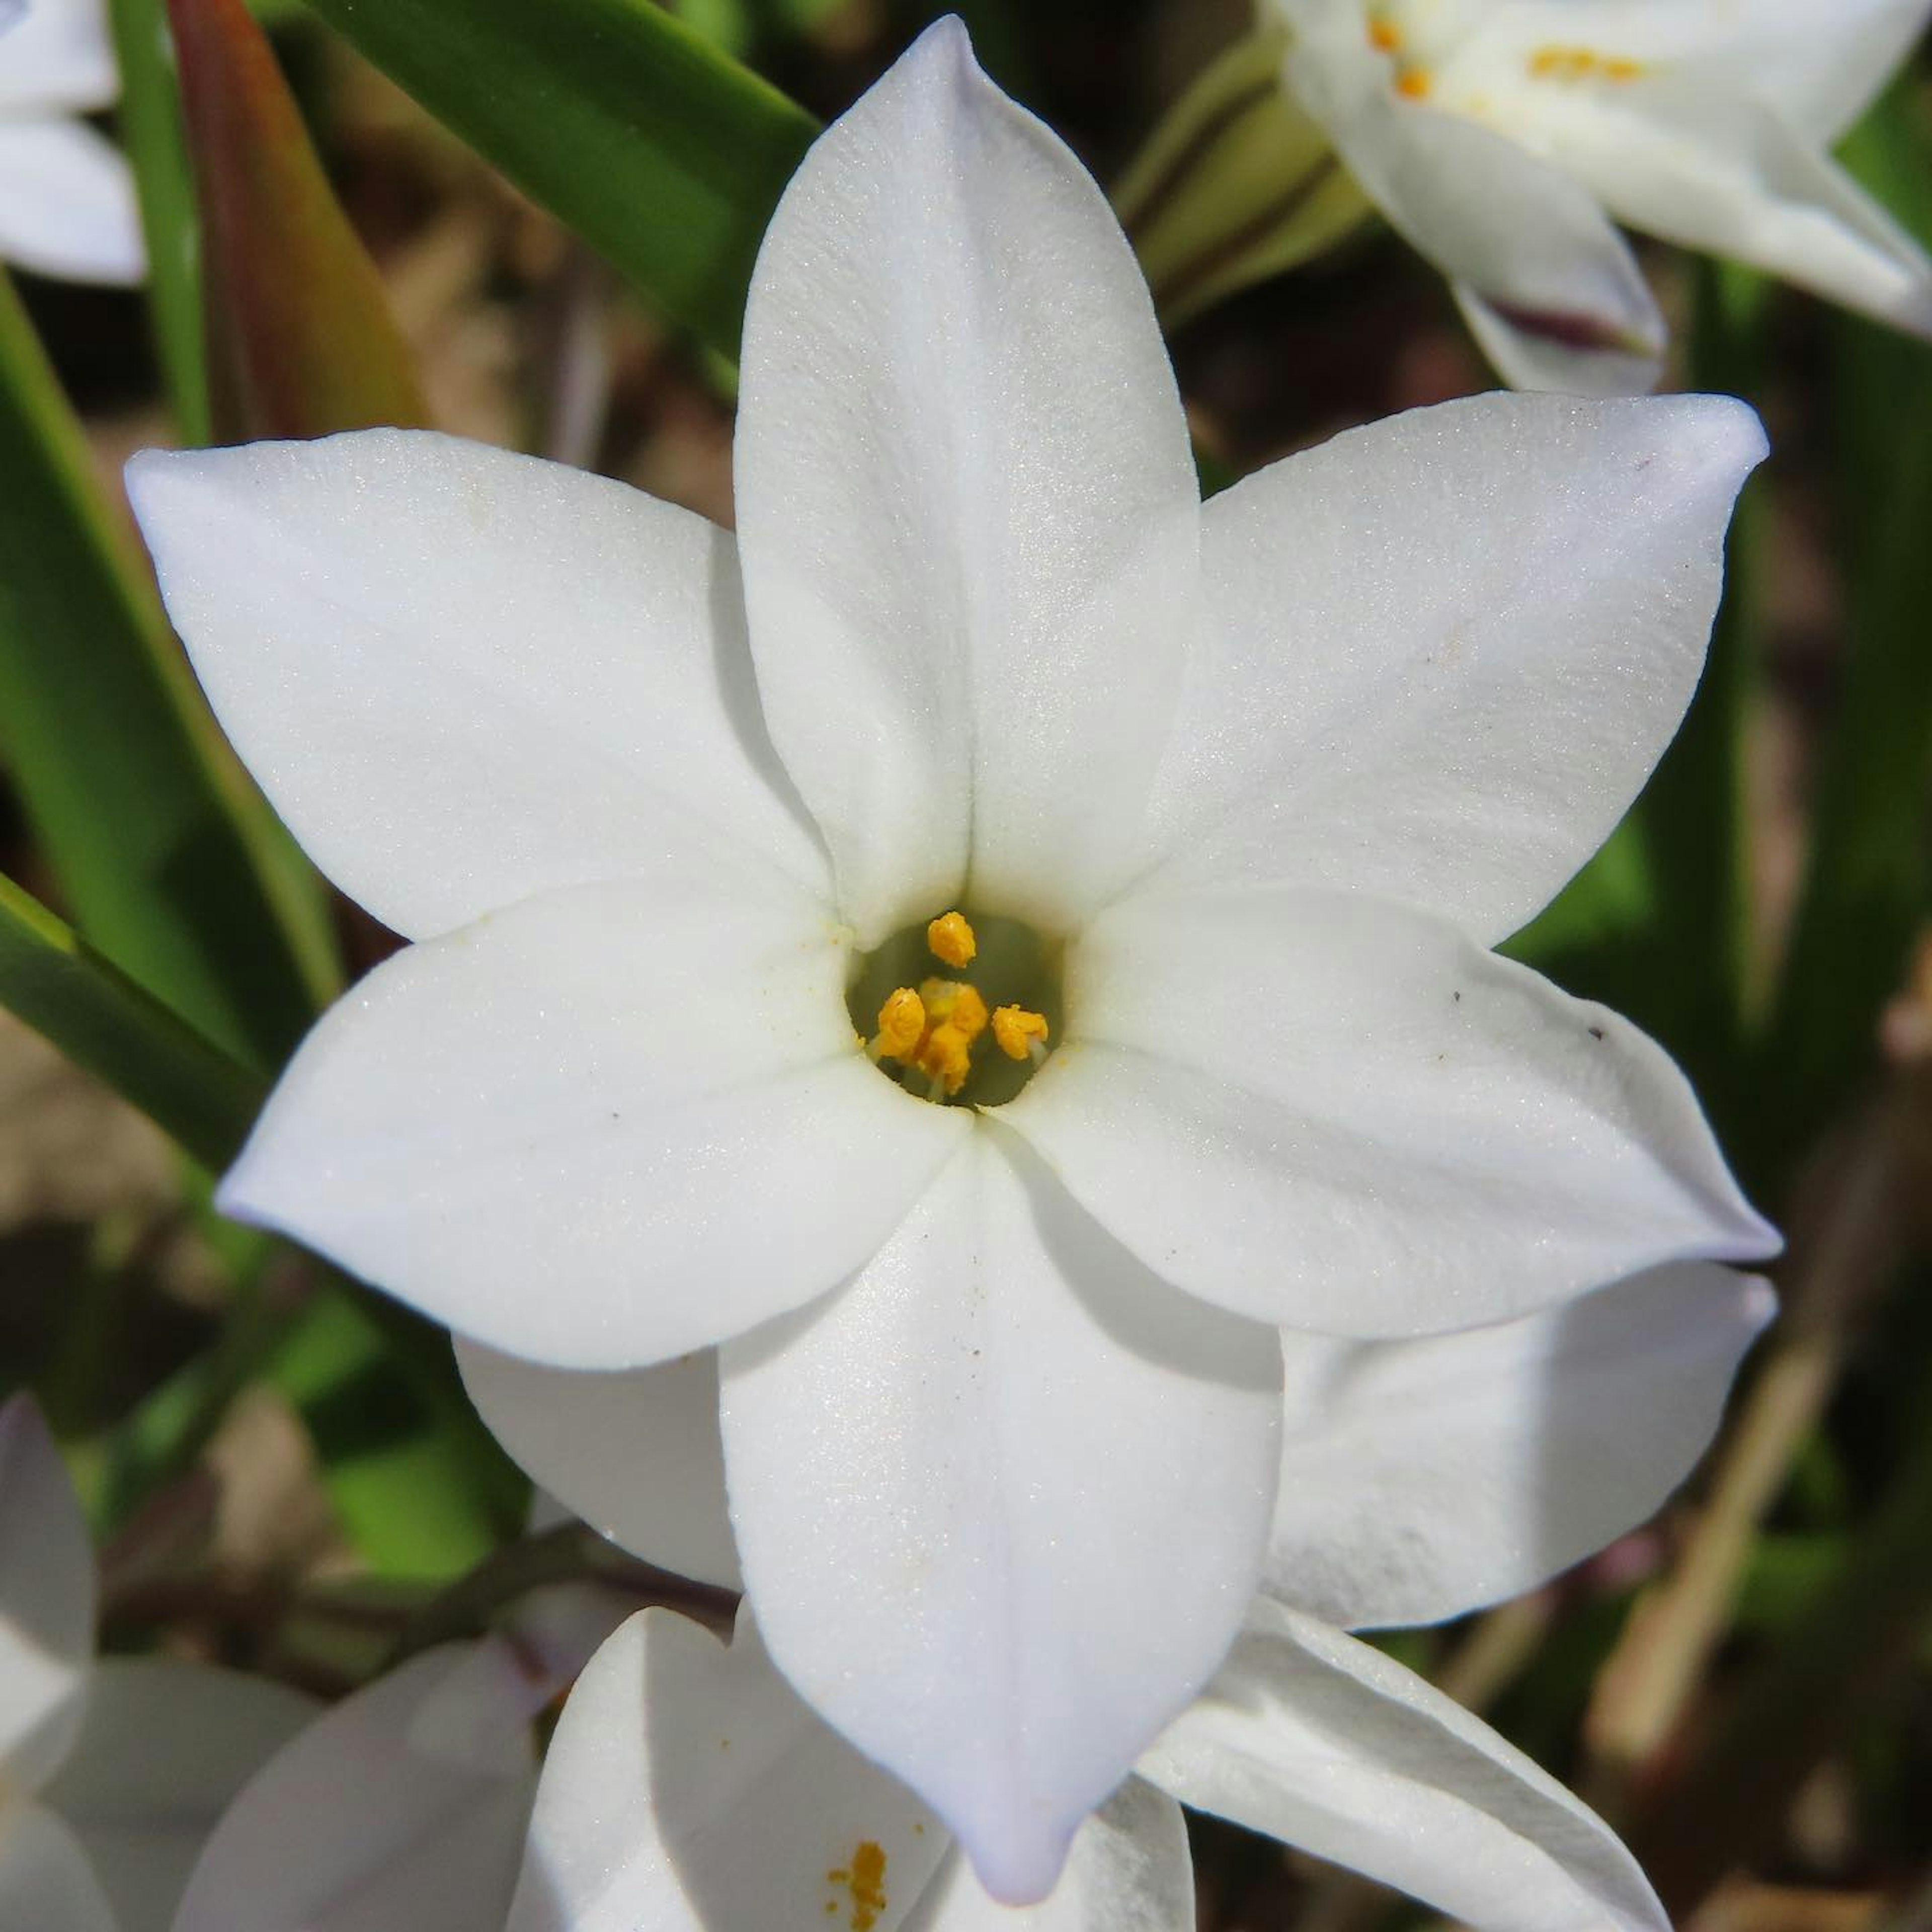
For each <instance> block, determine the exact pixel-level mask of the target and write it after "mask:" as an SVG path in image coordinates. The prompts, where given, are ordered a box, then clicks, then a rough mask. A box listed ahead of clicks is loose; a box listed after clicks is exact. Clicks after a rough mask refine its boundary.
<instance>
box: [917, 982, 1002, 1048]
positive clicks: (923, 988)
mask: <svg viewBox="0 0 1932 1932" xmlns="http://www.w3.org/2000/svg"><path fill="white" fill-rule="evenodd" d="M919 998H920V999H921V1000H922V1001H924V1002H925V1005H926V1020H927V1022H928V1023H929V1025H933V1026H950V1027H952V1028H955V1029H956V1030H957V1031H959V1032H960V1033H962V1034H965V1036H966V1037H967V1038H968V1040H977V1039H978V1038H979V1037H980V1035H981V1034H983V1033H984V1032H985V1031H986V1001H984V1000H983V999H982V998H980V989H979V988H978V987H977V986H969V985H968V983H966V982H965V980H921V981H920V983H919Z"/></svg>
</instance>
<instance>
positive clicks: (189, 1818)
mask: <svg viewBox="0 0 1932 1932" xmlns="http://www.w3.org/2000/svg"><path fill="white" fill-rule="evenodd" d="M318 1708H319V1707H318V1706H317V1705H316V1703H314V1700H312V1699H311V1698H308V1697H303V1696H302V1695H301V1694H299V1692H296V1691H290V1690H288V1689H286V1688H284V1687H283V1686H282V1685H279V1684H270V1683H268V1682H265V1681H264V1680H263V1679H260V1678H259V1677H245V1676H242V1673H240V1672H239V1671H233V1670H213V1669H211V1668H209V1667H208V1666H206V1665H204V1664H184V1663H179V1662H176V1661H172V1660H170V1659H163V1658H104V1659H103V1660H102V1661H101V1663H99V1664H97V1665H96V1666H95V1670H94V1673H93V1675H92V1677H91V1678H90V1679H89V1683H88V1688H87V1709H86V1716H85V1718H83V1722H82V1725H81V1730H80V1737H79V1738H78V1739H77V1740H76V1741H75V1743H74V1751H73V1753H72V1754H71V1756H70V1757H68V1760H67V1762H66V1763H65V1764H64V1765H62V1767H61V1769H60V1771H59V1772H58V1775H56V1776H55V1778H54V1780H53V1781H52V1783H51V1784H49V1786H48V1787H47V1789H46V1802H47V1803H48V1804H49V1805H51V1806H52V1808H54V1809H55V1810H56V1811H58V1812H59V1814H60V1815H61V1817H62V1818H63V1819H65V1820H66V1822H67V1823H68V1826H70V1827H71V1829H73V1830H74V1832H75V1833H76V1835H77V1836H78V1837H79V1838H80V1842H81V1843H82V1845H83V1847H84V1848H85V1849H86V1852H87V1855H88V1857H89V1860H90V1861H92V1864H93V1867H94V1872H95V1876H96V1877H97V1878H98V1879H100V1881H101V1885H102V1886H103V1887H104V1889H105V1890H106V1891H107V1895H108V1897H109V1898H110V1900H112V1901H113V1906H114V1910H115V1915H116V1916H117V1918H118V1920H119V1921H120V1926H121V1932H168V1928H169V1927H170V1926H171V1925H172V1924H173V1922H174V1915H175V1906H177V1904H178V1903H179V1902H180V1900H181V1893H182V1891H183V1890H184V1888H185V1887H186V1885H187V1876H188V1873H190V1871H191V1870H193V1867H194V1862H195V1860H196V1858H199V1856H200V1855H201V1849H202V1846H203V1844H204V1843H206V1841H207V1839H208V1834H209V1833H210V1832H212V1831H213V1830H214V1826H215V1824H216V1823H217V1820H219V1819H220V1817H221V1815H222V1814H223V1812H224V1811H226V1810H227V1808H228V1807H229V1805H230V1804H232V1803H233V1802H234V1799H235V1797H236V1794H237V1793H239V1791H240V1790H241V1789H242V1786H243V1785H245V1784H247V1783H248V1780H249V1779H250V1778H252V1777H253V1776H254V1775H255V1773H256V1772H257V1771H259V1770H260V1769H261V1768H262V1766H263V1764H265V1763H266V1762H267V1761H268V1760H269V1757H272V1755H273V1754H275V1752H276V1751H279V1750H280V1749H281V1748H282V1747H283V1746H284V1745H286V1744H287V1743H288V1742H290V1740H291V1739H293V1737H294V1736H295V1735H296V1733H297V1732H298V1731H299V1730H302V1728H303V1727H304V1726H305V1725H307V1724H310V1723H311V1722H312V1721H314V1718H315V1717H316V1715H317V1711H318Z"/></svg>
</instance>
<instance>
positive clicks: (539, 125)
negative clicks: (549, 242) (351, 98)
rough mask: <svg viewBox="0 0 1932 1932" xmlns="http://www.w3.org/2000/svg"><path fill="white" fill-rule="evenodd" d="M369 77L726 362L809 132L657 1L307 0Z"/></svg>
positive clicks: (790, 109)
mask: <svg viewBox="0 0 1932 1932" xmlns="http://www.w3.org/2000/svg"><path fill="white" fill-rule="evenodd" d="M313 5H314V11H315V12H316V13H319V14H320V16H321V17H323V19H324V20H327V21H328V22H329V23H330V25H332V26H335V27H336V28H339V29H340V30H341V32H342V33H344V34H346V35H347V37H348V38H349V39H350V40H352V41H353V43H355V44H356V46H357V47H358V48H359V49H361V51H362V52H363V53H364V54H365V55H368V58H370V59H371V60H372V61H374V62H375V64H376V65H377V66H378V67H379V68H382V69H383V71H384V72H385V73H386V74H389V76H390V77H391V78H392V79H393V80H396V81H397V82H398V83H401V86H403V87H404V88H405V89H407V91H408V92H410V93H411V94H413V95H414V96H415V97H416V99H417V100H418V101H421V102H422V104H423V105H424V106H425V107H427V108H428V110H430V112H431V113H433V114H434V115H436V116H437V118H439V119H440V120H441V121H444V122H446V124H448V125H449V127H452V128H453V129H454V130H455V132H456V133H458V134H460V135H461V136H462V137H463V139H465V140H466V141H467V142H469V144H470V145H471V146H472V147H474V148H476V149H477V151H478V152H479V153H481V154H484V156H486V157H487V158H488V159H489V160H491V161H493V162H494V163H496V166H498V167H499V168H501V169H502V171H503V172H504V173H505V174H506V175H508V176H509V177H510V178H511V180H512V181H514V182H516V183H517V185H518V186H519V187H521V188H522V189H523V190H524V191H525V192H526V193H528V194H529V195H531V196H532V197H533V198H534V199H536V200H538V201H539V202H542V203H543V205H544V206H545V207H547V208H549V209H550V210H551V211H552V212H553V213H554V214H556V216H557V217H559V219H560V220H562V221H563V222H564V223H565V224H566V225H567V226H569V227H571V228H572V229H575V230H576V232H577V233H578V234H580V236H583V239H585V240H586V241H587V242H589V243H590V245H592V247H593V248H596V249H598V250H599V251H601V253H602V254H604V255H605V256H606V257H608V259H609V260H610V261H611V262H612V263H613V264H614V265H615V266H616V267H617V268H618V269H619V270H620V271H621V272H622V273H623V274H625V275H627V276H628V277H629V278H630V279H631V281H634V283H636V284H637V287H639V288H640V290H643V292H644V293H646V295H648V296H650V297H651V298H652V299H653V300H654V301H655V302H656V303H657V304H658V305H659V306H660V307H661V308H664V309H665V310H666V311H668V312H669V313H670V314H671V315H672V316H673V317H675V318H676V320H679V322H681V323H684V324H685V326H687V327H688V328H689V329H691V330H693V331H694V332H695V333H696V334H697V335H699V336H700V337H701V338H703V340H704V341H706V342H708V343H709V344H712V346H713V347H715V348H718V349H719V350H722V351H724V353H726V354H727V355H730V356H736V353H737V348H738V332H739V323H740V322H741V320H742V317H743V314H744V307H745V289H746V287H748V284H749V282H750V280H751V263H752V260H753V258H754V256H755V255H756V254H757V248H758V242H759V240H760V237H761V236H763V233H764V230H765V225H766V222H767V221H768V220H769V219H770V217H771V212H772V208H773V207H774V206H775V204H776V202H777V201H778V195H779V193H780V192H781V190H783V188H784V184H785V183H786V181H788V180H789V179H790V176H791V174H792V171H793V169H795V168H796V166H797V165H798V163H799V157H801V156H802V154H804V152H805V148H806V147H807V146H808V145H809V143H810V142H811V139H812V136H813V135H814V133H816V132H817V127H816V124H814V121H813V120H812V118H811V116H810V115H808V114H807V113H805V111H804V110H803V109H802V108H800V107H796V106H795V105H794V104H793V103H792V102H791V101H787V99H786V98H784V95H781V94H780V93H778V92H776V90H775V89H772V88H771V87H769V86H767V85H766V83H764V82H763V81H762V80H759V79H758V77H757V76H756V75H755V74H751V73H750V72H748V71H747V70H746V69H745V68H742V67H739V66H738V65H736V63H734V62H733V61H731V60H730V58H728V57H727V55H724V54H723V53H721V52H719V51H718V49H717V48H715V47H714V46H711V45H709V43H707V42H706V40H704V39H703V37H702V36H701V35H700V34H697V33H696V32H694V31H693V30H692V29H691V28H689V27H688V26H685V25H684V24H683V23H682V22H680V21H678V20H674V19H673V18H672V17H670V15H669V14H667V13H665V12H664V11H663V10H661V8H660V7H657V6H656V5H654V4H652V0H541V4H540V5H539V4H533V0H313Z"/></svg>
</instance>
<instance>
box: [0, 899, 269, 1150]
mask: <svg viewBox="0 0 1932 1932" xmlns="http://www.w3.org/2000/svg"><path fill="white" fill-rule="evenodd" d="M0 1005H4V1006H5V1007H6V1008H7V1010H8V1011H10V1013H13V1014H14V1015H16V1016H17V1017H18V1018H20V1019H23V1020H24V1021H25V1022H26V1023H27V1025H29V1026H30V1027H31V1028H34V1031H36V1032H37V1033H40V1034H45V1035H46V1037H47V1038H48V1039H49V1040H51V1041H52V1043H53V1044H54V1045H55V1046H57V1047H58V1048H59V1049H60V1050H61V1051H62V1052H63V1053H65V1055H67V1057H68V1058H69V1059H70V1060H71V1061H74V1064H76V1065H77V1066H78V1067H85V1068H86V1070H87V1071H88V1072H89V1073H92V1074H94V1075H95V1076H97V1077H98V1078H99V1079H102V1080H104V1081H105V1082H107V1085H109V1086H110V1087H112V1088H113V1089H114V1091H115V1092H116V1093H117V1094H120V1095H121V1097H122V1099H124V1100H128V1101H131V1102H132V1103H133V1105H134V1106H136V1107H138V1108H139V1109H140V1110H141V1111H142V1112H143V1113H144V1114H145V1115H147V1116H148V1118H149V1119H151V1121H154V1123H155V1124H157V1126H159V1127H161V1128H162V1129H163V1130H165V1131H166V1133H169V1134H170V1135H172V1136H173V1138H174V1139H175V1140H176V1141H177V1142H179V1143H180V1145H181V1146H182V1147H183V1148H185V1149H186V1150H187V1152H188V1153H189V1154H191V1155H192V1156H193V1157H194V1158H195V1159H196V1160H198V1161H199V1162H200V1163H201V1164H202V1166H204V1167H205V1168H207V1169H208V1170H209V1171H210V1172H213V1173H218V1172H220V1170H221V1169H223V1167H225V1166H226V1165H227V1164H228V1163H229V1160H231V1159H233V1157H234V1154H235V1152H236V1149H237V1148H239V1147H240V1146H241V1145H242V1139H243V1138H244V1137H245V1136H246V1134H247V1133H248V1128H249V1126H250V1124H251V1122H252V1121H254V1118H255V1115H256V1114H257V1112H259V1111H260V1108H261V1105H262V1101H263V1097H264V1095H265V1092H266V1088H265V1086H264V1083H263V1081H262V1080H261V1079H260V1077H259V1076H257V1075H255V1074H253V1073H249V1072H248V1070H246V1069H245V1068H244V1067H242V1066H241V1065H240V1064H238V1063H237V1062H236V1061H235V1060H233V1058H230V1057H229V1055H227V1054H225V1053H223V1052H222V1051H221V1049H220V1048H219V1047H217V1046H214V1045H212V1044H211V1043H209V1042H208V1040H205V1039H203V1038H202V1036H201V1035H200V1034H198V1033H196V1031H194V1029H193V1028H192V1027H190V1026H189V1025H187V1023H186V1022H184V1021H183V1020H182V1019H181V1018H180V1016H178V1015H177V1014H175V1013H172V1012H170V1011H169V1010H168V1008H167V1007H164V1006H163V1005H162V1004H161V1003H160V1001H158V1000H157V999H156V998H154V995H152V994H151V993H148V992H144V991H143V990H142V989H141V988H140V987H139V986H136V984H135V983H134V982H133V980H130V979H129V978H128V977H127V975H126V974H124V973H122V972H121V971H118V970H117V969H116V968H115V967H114V966H113V965H110V963H109V962H107V960H105V959H102V958H101V956H100V955H99V954H98V953H95V952H94V951H92V950H91V949H90V948H89V947H88V946H87V944H86V943H85V941H83V940H82V939H81V938H80V936H79V935H77V934H76V933H75V932H73V931H72V930H71V929H70V928H69V927H68V926H65V925H63V924H62V922H61V921H60V920H59V919H56V918H55V916H54V915H53V914H52V913H50V912H49V911H48V910H47V909H46V907H44V906H43V905H42V904H40V902H39V901H37V899H35V898H33V897H32V896H31V895H29V894H28V893H27V892H23V890H22V889H20V886H17V885H16V884H15V883H13V880H11V879H9V878H6V877H0Z"/></svg>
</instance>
